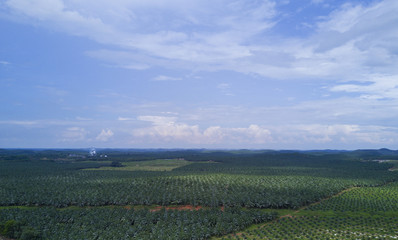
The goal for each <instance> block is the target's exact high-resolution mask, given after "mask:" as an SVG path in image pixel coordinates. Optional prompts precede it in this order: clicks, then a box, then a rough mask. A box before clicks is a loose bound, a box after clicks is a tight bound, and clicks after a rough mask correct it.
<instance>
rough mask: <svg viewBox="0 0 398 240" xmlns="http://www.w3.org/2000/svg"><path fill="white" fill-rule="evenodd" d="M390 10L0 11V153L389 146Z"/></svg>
mask: <svg viewBox="0 0 398 240" xmlns="http://www.w3.org/2000/svg"><path fill="white" fill-rule="evenodd" d="M397 12H398V1H396V0H361V1H360V0H350V1H342V0H329V1H328V0H303V1H289V0H284V1H273V0H256V1H252V0H233V1H229V0H228V1H227V0H216V1H209V0H188V1H186V0H167V1H161V0H147V1H138V0H132V1H125V0H114V1H104V0H84V1H80V0H3V1H1V2H0V30H1V37H0V91H1V94H0V102H1V104H0V112H1V114H0V147H6V148H24V147H29V148H48V147H49V148H82V147H83V148H84V147H90V146H95V147H99V148H100V147H111V148H114V147H117V148H257V149H258V148H262V149H271V148H274V149H275V148H276V149H326V148H329V149H357V148H382V147H387V148H393V149H396V148H397V147H396V146H397V145H398V126H397V123H398V121H397V119H398V67H397V66H398V27H397V26H398V14H397Z"/></svg>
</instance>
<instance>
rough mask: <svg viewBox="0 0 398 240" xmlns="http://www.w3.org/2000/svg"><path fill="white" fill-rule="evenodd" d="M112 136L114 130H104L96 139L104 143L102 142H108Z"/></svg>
mask: <svg viewBox="0 0 398 240" xmlns="http://www.w3.org/2000/svg"><path fill="white" fill-rule="evenodd" d="M112 136H113V132H112V130H110V129H107V130H104V129H102V131H101V132H100V134H98V136H97V137H96V139H97V140H99V141H102V142H106V141H108V140H109V138H111V137H112Z"/></svg>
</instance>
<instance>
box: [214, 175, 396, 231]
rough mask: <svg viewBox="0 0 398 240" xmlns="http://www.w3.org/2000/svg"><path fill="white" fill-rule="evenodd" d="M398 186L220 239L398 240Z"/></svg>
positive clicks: (361, 191)
mask: <svg viewBox="0 0 398 240" xmlns="http://www.w3.org/2000/svg"><path fill="white" fill-rule="evenodd" d="M397 238H398V182H393V183H388V184H386V185H384V186H373V187H359V188H353V189H350V190H349V191H345V192H343V193H342V194H338V195H337V196H335V197H332V198H330V199H327V200H324V201H321V202H319V203H315V204H312V205H310V206H309V207H306V208H304V209H303V210H300V211H296V212H290V214H288V215H285V216H284V217H280V218H279V219H278V220H276V221H274V222H272V223H269V224H262V225H255V226H252V227H251V228H249V229H248V230H247V231H244V232H241V233H239V234H232V235H228V236H226V237H223V238H220V239H397Z"/></svg>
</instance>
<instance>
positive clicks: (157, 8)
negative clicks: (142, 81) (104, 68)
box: [4, 0, 398, 80]
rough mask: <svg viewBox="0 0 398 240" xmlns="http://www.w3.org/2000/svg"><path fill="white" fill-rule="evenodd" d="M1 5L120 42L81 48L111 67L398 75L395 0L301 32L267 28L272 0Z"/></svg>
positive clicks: (14, 0) (351, 10)
mask: <svg viewBox="0 0 398 240" xmlns="http://www.w3.org/2000/svg"><path fill="white" fill-rule="evenodd" d="M312 2H313V3H321V2H323V1H319V0H317V1H315V0H314V1H312ZM4 5H5V6H7V7H8V9H9V11H10V12H9V13H8V14H14V15H16V16H21V17H25V18H26V21H27V22H29V23H32V24H39V25H43V26H45V27H49V28H52V29H57V30H59V31H63V32H66V33H69V34H74V35H80V36H85V37H88V38H90V39H93V40H95V41H97V42H100V43H103V44H105V45H108V46H116V47H119V49H118V50H113V51H109V50H106V49H102V50H97V51H90V52H87V54H88V55H90V56H93V57H96V58H100V59H102V60H105V61H107V62H108V63H109V64H111V65H112V66H116V67H122V68H130V69H135V70H145V69H148V68H149V67H151V66H153V65H159V66H163V67H171V68H183V69H196V70H206V71H216V70H231V71H237V72H242V73H255V74H259V75H262V76H266V77H272V78H290V79H291V78H299V79H300V78H304V77H305V78H313V79H317V80H318V79H319V77H321V78H327V79H336V78H338V79H341V80H355V78H359V77H361V76H364V75H367V74H370V73H375V72H376V73H380V74H386V73H390V74H391V73H392V72H395V73H397V74H398V70H397V69H396V66H397V64H398V57H397V52H396V49H397V48H398V30H397V28H396V25H397V23H398V15H397V14H396V11H397V10H398V2H397V1H394V0H384V1H380V2H376V3H373V4H370V5H361V4H357V5H353V4H344V5H342V6H341V7H340V8H338V9H337V10H335V11H333V12H332V13H330V14H329V15H327V16H325V17H324V18H322V19H321V20H320V21H319V22H318V25H317V26H318V27H317V29H316V31H315V32H313V34H312V35H309V37H306V38H291V37H289V36H285V37H283V38H282V37H280V36H274V35H271V34H270V32H269V31H268V30H269V29H272V28H273V27H275V26H277V25H275V24H276V23H277V19H278V18H280V17H281V16H282V14H281V13H280V12H278V11H277V6H276V5H275V3H274V2H273V1H270V0H269V1H268V0H266V1H245V0H237V1H233V2H230V1H226V0H220V1H210V0H202V1H199V0H194V1H188V2H184V1H180V0H172V1H167V4H165V3H164V2H161V1H144V2H138V1H124V0H117V1H111V2H109V1H95V2H94V1H74V0H64V1H61V0H54V1H51V2H48V1H45V0H32V1H24V0H8V1H6V2H5V4H4ZM314 66H316V67H314ZM353 78H354V79H353ZM158 79H160V80H179V78H174V77H166V76H158ZM155 80H156V79H155Z"/></svg>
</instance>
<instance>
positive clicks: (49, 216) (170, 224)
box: [0, 207, 276, 240]
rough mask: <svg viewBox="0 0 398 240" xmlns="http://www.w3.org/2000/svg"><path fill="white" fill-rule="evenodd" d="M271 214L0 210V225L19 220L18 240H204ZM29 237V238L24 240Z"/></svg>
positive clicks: (47, 209) (272, 214) (201, 211)
mask: <svg viewBox="0 0 398 240" xmlns="http://www.w3.org/2000/svg"><path fill="white" fill-rule="evenodd" d="M275 217H276V214H275V213H265V212H263V213H261V212H258V211H255V210H241V209H229V208H226V209H225V210H224V211H222V210H220V209H201V210H198V211H178V210H166V209H162V210H160V211H156V212H150V211H149V210H147V209H141V210H134V209H125V208H121V207H113V208H103V207H101V208H76V209H64V210H57V209H55V208H48V207H44V208H35V209H30V210H26V209H18V208H14V209H1V210H0V221H3V219H5V218H14V219H22V220H23V221H25V222H27V223H28V224H29V228H25V231H24V232H22V234H21V237H20V238H21V239H40V237H41V236H40V234H39V231H36V230H34V229H39V230H40V232H41V233H42V236H43V238H44V239H52V240H53V239H98V238H100V239H165V237H166V239H205V238H209V237H210V236H212V235H215V236H221V235H225V234H227V233H231V232H234V231H238V230H241V229H243V228H245V227H247V226H249V225H250V224H252V223H257V222H265V221H270V220H272V219H274V218H275ZM28 237H30V238H28Z"/></svg>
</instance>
